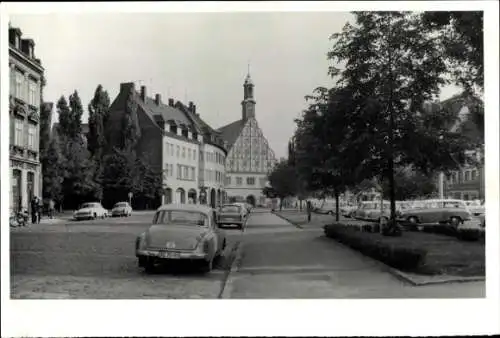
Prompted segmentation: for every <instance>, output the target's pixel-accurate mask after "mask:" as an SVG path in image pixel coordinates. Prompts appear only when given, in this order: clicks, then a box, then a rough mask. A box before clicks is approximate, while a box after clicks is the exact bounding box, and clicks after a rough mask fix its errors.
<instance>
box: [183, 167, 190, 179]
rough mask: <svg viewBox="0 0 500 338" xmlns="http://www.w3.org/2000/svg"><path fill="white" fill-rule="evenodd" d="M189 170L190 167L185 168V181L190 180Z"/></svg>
mask: <svg viewBox="0 0 500 338" xmlns="http://www.w3.org/2000/svg"><path fill="white" fill-rule="evenodd" d="M188 169H189V168H188V167H184V176H183V178H185V179H189V172H188Z"/></svg>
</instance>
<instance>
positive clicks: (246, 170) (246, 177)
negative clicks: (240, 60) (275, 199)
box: [218, 74, 276, 205]
mask: <svg viewBox="0 0 500 338" xmlns="http://www.w3.org/2000/svg"><path fill="white" fill-rule="evenodd" d="M253 88H254V84H253V82H252V79H251V77H250V74H247V77H246V79H245V82H244V84H243V89H244V90H243V101H242V102H241V105H242V117H241V119H239V120H237V121H234V122H232V123H230V124H228V125H225V126H223V127H221V128H219V129H218V130H219V131H220V132H221V134H222V137H223V139H224V140H225V141H226V142H227V146H228V150H229V153H228V155H227V161H226V178H225V179H226V191H227V194H228V197H229V199H231V200H236V201H246V202H248V203H250V204H253V205H255V204H265V203H266V197H265V196H264V195H263V194H262V189H263V188H264V187H265V185H266V183H267V181H268V173H269V171H270V170H271V169H272V168H273V167H274V165H275V164H276V157H275V154H274V151H273V150H272V149H271V147H270V146H269V143H268V141H267V139H266V138H265V136H264V134H263V133H262V130H261V129H260V127H259V125H258V123H257V119H256V118H255V104H256V101H255V99H254V91H253Z"/></svg>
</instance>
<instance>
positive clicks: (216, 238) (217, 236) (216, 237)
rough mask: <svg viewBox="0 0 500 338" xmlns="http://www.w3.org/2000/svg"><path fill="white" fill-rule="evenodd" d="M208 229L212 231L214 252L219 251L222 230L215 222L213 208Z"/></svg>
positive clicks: (215, 214)
mask: <svg viewBox="0 0 500 338" xmlns="http://www.w3.org/2000/svg"><path fill="white" fill-rule="evenodd" d="M210 229H211V231H212V233H213V243H214V252H215V254H217V252H220V250H221V247H222V242H223V239H222V238H221V237H222V230H221V228H219V226H218V224H217V212H216V211H215V210H213V211H212V216H211V219H210Z"/></svg>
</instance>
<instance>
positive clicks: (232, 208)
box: [221, 205, 241, 213]
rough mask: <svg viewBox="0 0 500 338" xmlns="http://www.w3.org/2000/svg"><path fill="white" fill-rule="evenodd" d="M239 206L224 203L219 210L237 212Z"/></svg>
mask: <svg viewBox="0 0 500 338" xmlns="http://www.w3.org/2000/svg"><path fill="white" fill-rule="evenodd" d="M240 210H241V208H240V207H239V206H238V205H224V206H223V207H222V208H221V212H235V213H239V212H240Z"/></svg>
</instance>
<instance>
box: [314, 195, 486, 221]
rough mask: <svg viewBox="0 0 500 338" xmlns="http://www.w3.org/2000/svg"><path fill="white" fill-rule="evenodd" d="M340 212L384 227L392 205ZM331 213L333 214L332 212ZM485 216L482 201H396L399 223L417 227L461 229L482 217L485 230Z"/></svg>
mask: <svg viewBox="0 0 500 338" xmlns="http://www.w3.org/2000/svg"><path fill="white" fill-rule="evenodd" d="M320 210H321V209H320ZM323 210H324V209H323ZM340 211H341V214H342V215H343V216H344V217H349V218H355V219H359V220H364V221H372V222H379V223H381V224H383V223H386V222H387V221H388V220H389V218H390V202H389V201H383V202H380V201H364V202H361V203H360V204H359V205H358V206H354V205H348V204H343V205H341V207H340ZM323 212H324V211H323ZM327 213H332V214H333V212H331V211H329V212H327ZM484 214H485V208H484V202H480V201H463V200H457V199H429V200H419V201H396V215H397V219H398V220H399V221H401V222H403V223H409V224H413V225H416V224H433V223H435V224H437V223H440V224H442V223H448V224H451V225H453V226H458V225H460V224H463V223H464V222H466V221H470V220H471V219H472V217H473V216H475V217H479V219H480V223H481V225H482V226H483V227H484V225H485V221H484Z"/></svg>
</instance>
